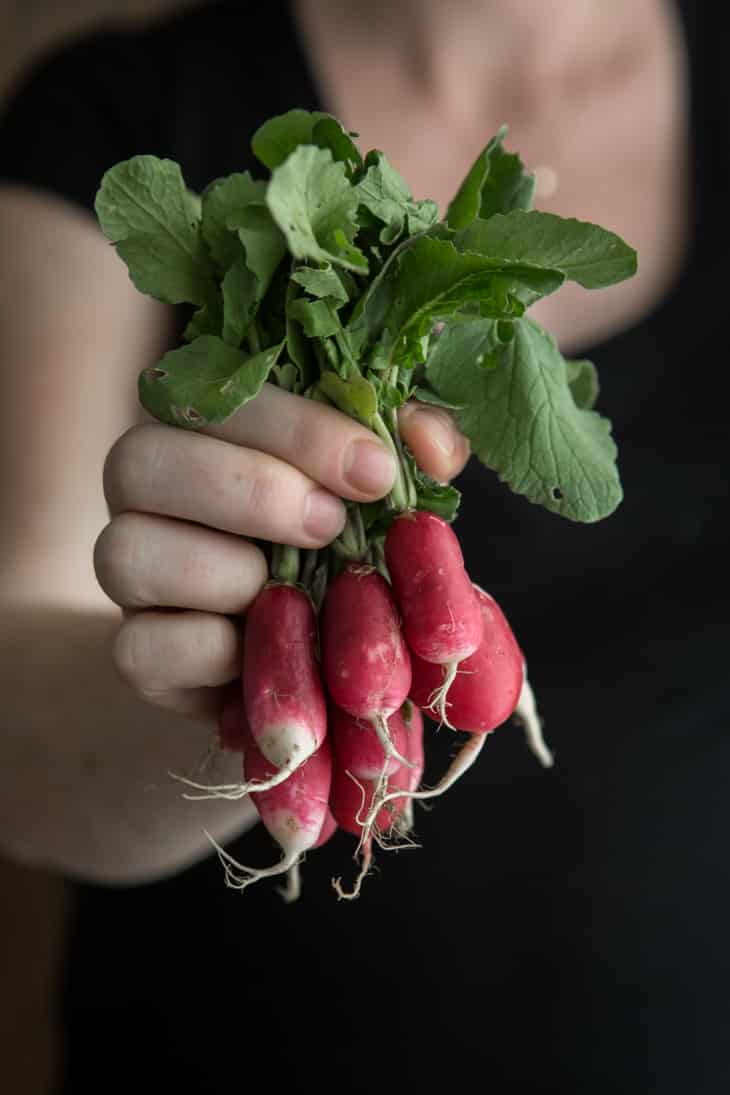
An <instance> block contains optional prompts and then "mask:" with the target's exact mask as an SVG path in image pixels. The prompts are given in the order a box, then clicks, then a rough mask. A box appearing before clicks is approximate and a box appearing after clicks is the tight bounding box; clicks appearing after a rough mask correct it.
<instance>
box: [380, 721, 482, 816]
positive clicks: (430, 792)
mask: <svg viewBox="0 0 730 1095" xmlns="http://www.w3.org/2000/svg"><path fill="white" fill-rule="evenodd" d="M488 737H489V735H488V734H470V735H469V737H468V738H467V739H466V741H465V742H464V744H463V745H462V747H461V749H460V750H459V752H458V753H457V754H456V756H455V757H454V759H453V760H452V761H451V764H450V765H449V767H448V768H447V769H446V772H445V773H444V775H443V776H442V777H441V779H440V780H439V782H438V783H437V784H436V786H435V787H431V788H429V789H427V790H425V791H391V792H390V793H389V794H387V795H384V796H381V798H380V801H379V802H375V801H373V804H372V806H371V807H370V811H369V813H368V816H367V817H366V818H365V822H364V824H365V825H366V826H367V825H370V826H372V824H373V821H374V820H375V818H376V817H377V814H378V811H379V810H380V809H381V808H382V807H383V806H384V805H385V804H386V803H387V802H392V801H393V799H396V798H406V799H409V800H413V799H418V800H421V801H422V800H423V799H429V798H438V796H439V795H443V794H445V792H446V791H448V790H449V788H450V787H453V786H454V784H455V783H456V781H457V780H458V779H461V777H462V776H463V775H464V773H465V772H466V771H468V770H469V768H471V766H472V764H473V763H474V761H475V760H476V759H477V757H478V756H479V754H480V753H481V751H482V749H483V748H484V743H485V741H486V739H487V738H488Z"/></svg>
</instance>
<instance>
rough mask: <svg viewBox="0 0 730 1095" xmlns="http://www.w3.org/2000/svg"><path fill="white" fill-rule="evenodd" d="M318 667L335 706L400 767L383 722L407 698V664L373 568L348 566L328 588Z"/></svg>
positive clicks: (393, 610)
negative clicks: (362, 725)
mask: <svg viewBox="0 0 730 1095" xmlns="http://www.w3.org/2000/svg"><path fill="white" fill-rule="evenodd" d="M322 666H323V671H324V678H325V681H326V683H327V690H328V692H329V694H330V696H331V697H332V699H333V700H334V702H335V704H336V705H337V706H338V707H341V708H342V710H343V711H346V712H347V713H348V714H349V715H352V716H353V717H354V718H356V719H363V720H364V721H367V722H369V723H370V724H371V725H372V726H373V728H374V729H375V732H376V734H377V735H378V738H379V739H380V742H381V744H382V746H383V749H384V752H385V758H386V759H390V758H391V757H395V758H397V759H398V760H400V761H401V762H405V758H404V757H403V756H401V754H400V753H399V752H398V750H397V749H396V748H395V746H394V745H393V742H392V741H391V738H390V734H389V731H388V723H387V720H388V719H389V718H390V716H391V715H392V714H393V713H394V712H395V711H397V710H398V709H399V707H400V706H401V705H402V703H403V701H404V700H405V698H406V697H407V695H408V691H409V689H410V687H411V659H410V656H409V654H408V648H407V647H406V643H405V639H404V638H403V633H402V631H401V627H400V619H399V616H398V609H397V607H396V604H395V601H394V600H393V595H392V593H391V590H390V586H389V585H388V583H387V582H386V581H385V579H384V578H383V577H381V575H380V574H378V572H377V571H376V570H375V568H374V567H372V566H365V565H363V564H360V563H350V564H349V565H348V566H346V567H345V569H344V570H343V571H342V572H341V573H340V574H339V575H338V576H337V577H336V578H335V579H334V581H333V582H332V583H331V585H330V587H329V589H328V591H327V596H326V597H325V601H324V607H323V619H322ZM406 763H407V762H406ZM383 778H385V776H384V773H383Z"/></svg>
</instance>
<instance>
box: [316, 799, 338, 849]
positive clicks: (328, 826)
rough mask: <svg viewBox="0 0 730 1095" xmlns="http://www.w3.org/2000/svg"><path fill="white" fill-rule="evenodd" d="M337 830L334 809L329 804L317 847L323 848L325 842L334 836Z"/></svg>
mask: <svg viewBox="0 0 730 1095" xmlns="http://www.w3.org/2000/svg"><path fill="white" fill-rule="evenodd" d="M336 832H337V822H336V821H335V819H334V817H333V816H332V811H331V810H330V808H329V806H328V807H327V813H326V814H325V815H324V821H323V822H322V828H321V830H320V834H319V836H318V837H317V843H316V844H315V845H314V847H315V848H321V847H322V845H323V844H326V843H327V841H328V840H329V839H330V837H333V836H334V835H335V833H336Z"/></svg>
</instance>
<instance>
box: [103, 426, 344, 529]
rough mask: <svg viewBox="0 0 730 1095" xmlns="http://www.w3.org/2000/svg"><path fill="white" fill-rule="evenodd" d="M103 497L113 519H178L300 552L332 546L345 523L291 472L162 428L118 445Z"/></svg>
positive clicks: (331, 503) (140, 431)
mask: <svg viewBox="0 0 730 1095" xmlns="http://www.w3.org/2000/svg"><path fill="white" fill-rule="evenodd" d="M104 490H105V494H106V498H107V502H108V504H109V508H110V510H111V512H112V514H118V513H120V512H123V511H125V510H136V511H142V512H145V513H151V514H158V515H162V516H167V517H177V518H180V519H182V520H185V521H195V522H197V523H198V524H202V525H208V526H210V527H211V528H214V529H219V530H221V531H224V532H230V533H234V534H235V535H237V536H251V537H255V538H256V539H261V540H268V541H271V542H272V543H285V544H292V545H294V546H296V547H305V548H309V547H321V546H323V545H324V544H327V543H329V542H330V541H331V540H333V539H334V538H335V537H336V536H337V535H339V533H340V532H341V531H342V528H343V525H344V522H345V507H344V505H343V503H342V502H341V501H340V500H339V499H338V498H336V497H335V496H334V495H333V494H331V493H329V492H328V491H325V490H322V489H321V487H320V486H319V485H318V484H317V483H315V482H314V481H313V480H312V479H310V478H308V477H307V476H306V475H304V474H303V473H302V472H301V471H300V470H299V469H298V468H296V467H294V466H292V465H291V464H288V463H286V462H285V461H283V460H279V459H276V458H275V457H272V456H269V455H268V454H267V453H263V452H257V451H254V450H253V449H245V448H240V447H239V446H237V445H231V444H228V443H226V442H225V441H222V440H218V439H217V438H214V437H209V436H207V435H204V434H197V433H187V432H186V431H183V430H172V429H170V427H169V426H163V425H157V424H155V425H144V426H137V427H134V428H133V429H131V430H129V431H128V432H127V433H126V434H124V435H123V437H122V438H120V440H119V441H117V442H116V444H115V445H114V447H113V448H112V450H111V452H110V454H109V456H108V458H107V461H106V465H105V469H104Z"/></svg>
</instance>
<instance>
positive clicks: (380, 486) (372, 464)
mask: <svg viewBox="0 0 730 1095" xmlns="http://www.w3.org/2000/svg"><path fill="white" fill-rule="evenodd" d="M344 475H345V479H346V480H347V482H348V483H349V484H350V486H351V487H353V488H354V489H355V490H357V491H362V493H363V494H374V495H376V496H382V495H383V494H387V493H388V491H389V490H390V488H391V487H392V486H393V480H394V479H395V462H394V460H393V457H392V456H391V455H390V453H389V452H388V450H387V449H386V448H385V446H384V445H381V444H380V442H379V441H353V442H352V444H351V445H350V447H349V449H348V450H347V454H346V456H345V467H344Z"/></svg>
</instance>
